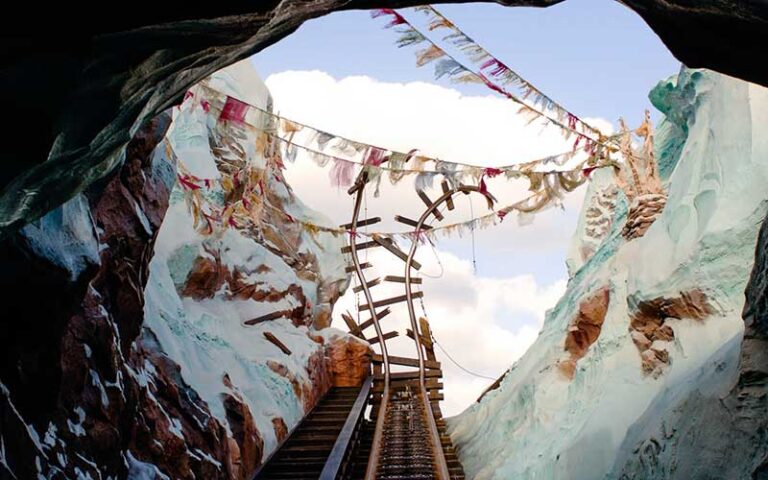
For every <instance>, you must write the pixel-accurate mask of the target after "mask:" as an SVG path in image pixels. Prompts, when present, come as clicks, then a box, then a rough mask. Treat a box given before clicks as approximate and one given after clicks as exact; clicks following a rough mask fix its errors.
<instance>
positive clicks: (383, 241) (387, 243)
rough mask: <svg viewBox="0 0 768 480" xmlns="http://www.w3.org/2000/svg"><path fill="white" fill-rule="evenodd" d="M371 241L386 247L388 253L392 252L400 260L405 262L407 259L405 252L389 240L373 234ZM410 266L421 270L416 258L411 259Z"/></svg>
mask: <svg viewBox="0 0 768 480" xmlns="http://www.w3.org/2000/svg"><path fill="white" fill-rule="evenodd" d="M373 241H374V242H376V243H378V244H379V245H381V246H382V247H384V248H386V249H387V250H388V251H389V252H390V253H392V254H393V255H394V256H396V257H397V258H399V259H400V260H402V261H404V262H407V261H408V255H406V254H405V252H403V251H402V250H400V249H399V248H397V246H396V245H395V244H394V243H393V242H392V241H391V240H389V241H387V239H384V238H382V237H380V236H378V235H376V234H374V235H373ZM411 266H412V267H413V268H415V269H416V270H421V264H420V263H419V262H417V261H416V260H413V261H411Z"/></svg>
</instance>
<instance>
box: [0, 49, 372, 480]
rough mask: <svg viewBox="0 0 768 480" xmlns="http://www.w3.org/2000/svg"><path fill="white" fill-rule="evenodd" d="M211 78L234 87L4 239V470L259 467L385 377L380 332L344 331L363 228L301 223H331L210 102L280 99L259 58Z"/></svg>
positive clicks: (221, 472) (132, 148)
mask: <svg viewBox="0 0 768 480" xmlns="http://www.w3.org/2000/svg"><path fill="white" fill-rule="evenodd" d="M206 85H208V86H209V87H211V88H213V89H216V90H217V91H219V92H224V93H216V94H213V93H210V92H211V91H210V90H203V89H202V87H201V88H197V87H196V88H195V89H193V90H192V91H191V92H190V93H189V94H187V97H186V98H185V100H184V102H183V103H182V105H181V106H180V107H178V108H176V109H174V112H173V122H171V115H169V114H165V115H163V116H161V117H158V118H157V119H155V120H154V121H153V122H151V123H150V124H149V125H147V126H146V127H145V128H144V129H142V130H141V131H140V132H138V133H137V134H136V136H135V138H134V140H133V141H132V142H131V144H130V145H129V147H128V149H127V150H126V152H125V156H126V161H125V164H124V166H123V167H122V169H121V170H120V172H118V174H116V175H115V176H114V177H111V178H110V179H109V181H107V182H104V183H102V184H99V185H97V186H94V187H93V188H91V189H89V190H88V191H86V192H84V193H83V194H81V195H79V196H77V197H75V199H73V200H71V201H70V202H67V203H66V204H64V205H63V206H61V207H59V208H58V209H56V210H54V211H53V212H51V213H50V214H48V215H46V216H45V217H43V218H42V219H41V220H39V221H37V222H34V223H33V224H30V225H28V226H26V227H25V228H24V229H23V230H22V231H21V232H20V233H19V234H18V235H17V236H16V237H14V238H13V239H12V242H9V245H10V247H9V248H7V249H4V250H3V251H2V256H3V266H4V269H3V271H2V273H1V274H0V275H2V285H3V291H4V293H5V294H6V301H5V308H6V312H7V314H8V315H9V318H15V319H16V321H14V322H4V323H3V325H2V335H0V339H1V340H0V343H2V349H0V351H2V355H3V362H2V372H1V373H2V377H1V378H2V383H0V478H51V479H53V478H55V479H59V478H82V479H88V478H91V479H99V478H102V479H107V478H131V479H167V478H173V479H193V478H196V479H202V478H204V479H246V478H251V477H252V475H253V473H254V471H255V470H256V468H258V466H259V465H260V464H261V463H262V462H264V461H265V460H266V458H267V457H268V456H269V455H270V453H271V452H272V451H274V450H275V448H276V447H277V445H278V443H279V442H280V441H281V440H282V439H283V438H285V437H286V436H287V435H288V432H289V431H290V430H291V429H292V428H293V427H294V426H295V425H296V424H297V422H298V421H299V420H300V419H301V418H302V417H303V416H304V415H305V413H306V412H307V411H308V410H309V409H311V408H312V407H313V406H314V405H315V403H316V402H317V400H318V399H319V398H320V397H321V396H322V395H323V394H324V393H325V391H326V390H327V389H328V388H329V387H330V386H331V385H349V384H354V383H355V382H357V381H361V376H363V375H366V374H367V372H368V365H369V363H368V362H370V350H369V346H368V345H367V344H366V343H364V342H362V341H360V340H357V339H354V338H351V337H350V336H348V335H346V334H344V333H342V332H340V331H337V330H334V329H331V328H327V327H328V326H329V324H330V314H331V310H332V307H333V303H334V302H335V300H336V299H337V298H338V296H339V295H340V294H341V293H343V290H344V289H345V288H346V287H347V282H348V280H347V275H346V274H345V272H344V267H345V265H344V264H343V259H342V255H341V252H340V249H341V247H342V245H343V239H342V238H336V237H333V236H331V235H327V234H322V233H318V234H316V235H309V234H307V233H306V232H304V230H303V229H301V228H299V227H298V226H297V225H296V223H295V222H293V221H292V220H291V219H308V220H310V221H313V222H316V223H318V224H327V223H328V220H327V219H324V218H322V217H320V216H319V215H318V214H317V213H315V212H313V211H312V210H310V209H309V208H308V207H306V206H305V205H304V204H303V203H302V202H301V201H300V200H299V199H298V198H296V197H295V195H294V194H293V192H292V191H291V189H290V187H289V186H288V185H286V184H285V181H284V179H283V177H282V172H281V169H280V167H279V165H280V163H281V162H280V161H279V158H276V157H274V156H271V157H270V158H266V157H265V155H263V152H264V151H265V150H259V149H257V148H255V146H256V145H257V143H258V142H259V139H258V138H257V137H258V133H257V132H255V131H253V130H248V131H246V130H244V129H243V128H240V127H239V126H238V125H227V124H225V122H221V121H219V118H218V115H217V114H216V113H215V112H214V111H213V110H209V109H206V105H208V104H211V105H213V104H215V103H216V102H217V101H220V100H221V99H222V97H223V96H224V94H228V95H232V96H237V97H238V98H240V99H242V100H243V101H246V102H249V103H252V104H254V105H257V106H260V107H262V108H265V109H268V108H270V105H269V103H270V99H269V94H268V92H267V90H266V88H265V87H264V85H263V83H262V82H261V80H260V79H258V77H256V75H255V73H254V72H253V71H252V70H251V69H250V67H249V65H248V64H247V63H246V64H239V65H236V66H234V67H232V68H230V69H227V70H224V71H222V72H218V73H217V74H215V75H214V76H213V77H211V78H210V79H208V80H207V82H206ZM227 179H229V181H230V183H227ZM235 179H236V181H235V183H232V181H233V180H235ZM252 181H258V184H259V190H258V198H250V199H249V198H248V197H247V195H246V194H247V193H248V190H247V189H246V188H244V187H243V185H246V186H247V185H249V184H251V183H252ZM195 182H197V185H196V186H195V187H194V188H192V187H191V186H190V185H193V184H195ZM249 182H250V183H249ZM251 193H253V192H251ZM201 202H202V203H205V204H206V205H208V206H210V207H212V208H213V209H214V210H216V209H219V210H218V212H219V213H225V214H226V215H224V218H223V219H222V218H214V217H215V216H214V215H211V214H212V213H213V212H214V210H205V211H206V212H207V213H208V214H209V216H210V218H208V217H204V216H201V215H200V213H201V210H196V208H197V207H200V206H201V205H202V203H201ZM230 206H237V208H236V209H235V208H229V207H230ZM231 212H234V213H232V215H230V213H231ZM208 220H210V226H211V228H207V227H208V226H209V224H208ZM30 296H31V297H33V298H30ZM265 315H271V317H270V318H271V320H268V321H263V322H260V321H258V320H259V319H260V318H262V317H263V316H265Z"/></svg>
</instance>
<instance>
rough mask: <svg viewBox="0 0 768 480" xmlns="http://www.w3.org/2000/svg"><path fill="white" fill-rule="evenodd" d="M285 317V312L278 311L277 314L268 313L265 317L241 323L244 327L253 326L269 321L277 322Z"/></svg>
mask: <svg viewBox="0 0 768 480" xmlns="http://www.w3.org/2000/svg"><path fill="white" fill-rule="evenodd" d="M284 316H285V312H283V311H279V312H272V313H268V314H266V315H262V316H260V317H256V318H253V319H251V320H246V321H245V322H243V323H244V324H246V325H249V326H253V325H257V324H259V323H263V322H268V321H270V320H277V319H278V318H282V317H284Z"/></svg>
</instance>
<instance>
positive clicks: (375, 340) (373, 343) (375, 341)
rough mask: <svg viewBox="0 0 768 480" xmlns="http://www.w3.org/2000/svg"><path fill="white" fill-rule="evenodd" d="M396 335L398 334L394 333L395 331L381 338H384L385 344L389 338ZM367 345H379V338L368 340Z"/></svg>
mask: <svg viewBox="0 0 768 480" xmlns="http://www.w3.org/2000/svg"><path fill="white" fill-rule="evenodd" d="M398 335H400V334H399V333H397V332H395V331H392V332H389V333H385V334H384V335H382V337H384V341H385V342H386V341H387V340H389V339H390V338H395V337H396V336H398ZM368 343H370V344H371V345H376V344H377V343H379V337H373V338H371V339H370V340H368Z"/></svg>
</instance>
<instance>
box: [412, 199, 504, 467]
mask: <svg viewBox="0 0 768 480" xmlns="http://www.w3.org/2000/svg"><path fill="white" fill-rule="evenodd" d="M473 192H477V193H480V194H482V195H483V196H485V198H486V199H487V200H488V202H489V205H492V204H493V200H494V199H493V197H492V196H491V195H490V194H489V193H487V192H482V191H481V190H480V188H479V187H476V186H470V185H461V186H459V187H457V188H454V189H452V190H447V191H445V192H444V193H443V195H442V196H440V197H439V198H438V199H437V200H435V201H434V202H432V204H431V205H429V206H428V207H427V209H426V210H425V211H424V213H422V215H421V217H419V219H418V221H417V222H416V225H415V227H414V231H415V232H416V235H415V236H414V239H413V242H412V243H411V249H410V251H409V253H408V259H407V260H406V262H405V297H406V304H407V305H408V315H409V317H410V320H411V330H412V331H413V341H414V342H415V344H416V353H417V355H418V360H419V388H420V390H421V399H422V402H423V407H424V409H425V410H426V415H427V422H428V424H429V425H428V428H429V431H430V438H431V441H432V448H433V450H434V454H435V465H436V467H437V472H436V473H437V474H438V479H446V480H448V479H450V478H451V477H450V473H449V471H448V465H447V462H446V460H445V455H444V453H443V447H442V443H441V441H440V432H439V431H438V428H437V423H436V422H435V416H434V413H433V412H432V407H431V405H430V401H429V392H428V391H427V386H426V382H425V367H424V352H423V347H422V343H421V333H419V332H420V329H419V325H418V320H417V318H416V309H415V308H414V306H413V291H412V289H411V284H412V278H411V272H412V269H413V262H414V256H415V255H416V250H417V249H418V246H419V239H418V234H419V232H421V231H423V229H424V222H426V220H427V218H429V217H430V215H434V212H435V211H437V209H438V208H439V207H440V206H441V205H442V204H443V203H449V202H452V200H451V197H452V196H453V195H454V194H457V193H464V194H467V195H469V194H471V193H473ZM438 218H440V217H438Z"/></svg>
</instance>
